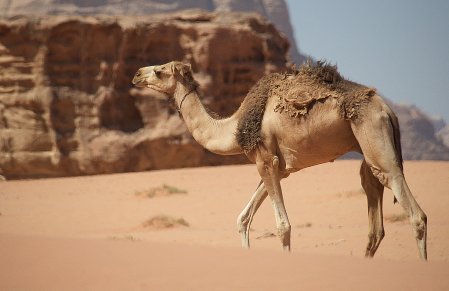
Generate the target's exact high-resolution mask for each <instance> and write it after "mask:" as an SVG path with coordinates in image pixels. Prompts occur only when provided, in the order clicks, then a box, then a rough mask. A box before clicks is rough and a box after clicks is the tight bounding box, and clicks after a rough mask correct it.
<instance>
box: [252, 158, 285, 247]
mask: <svg viewBox="0 0 449 291" xmlns="http://www.w3.org/2000/svg"><path fill="white" fill-rule="evenodd" d="M256 165H257V169H258V170H259V174H260V176H261V177H262V181H263V183H264V185H265V188H266V190H267V192H268V195H270V199H271V204H272V205H273V210H274V215H275V217H276V226H277V229H278V236H279V238H280V240H281V243H282V248H283V249H284V251H290V232H291V226H290V222H289V221H288V217H287V211H286V210H285V206H284V199H283V197H282V189H281V183H280V180H281V178H280V174H279V158H278V157H277V156H275V155H265V157H263V156H262V154H260V152H259V154H258V156H257V159H256Z"/></svg>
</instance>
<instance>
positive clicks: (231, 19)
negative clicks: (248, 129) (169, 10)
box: [0, 11, 289, 178]
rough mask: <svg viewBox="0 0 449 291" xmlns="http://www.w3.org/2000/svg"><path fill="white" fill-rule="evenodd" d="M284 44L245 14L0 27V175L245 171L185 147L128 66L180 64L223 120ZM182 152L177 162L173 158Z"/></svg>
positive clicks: (28, 21) (283, 61)
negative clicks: (204, 168)
mask: <svg viewBox="0 0 449 291" xmlns="http://www.w3.org/2000/svg"><path fill="white" fill-rule="evenodd" d="M288 48H289V44H288V41H287V39H286V37H285V36H284V35H282V34H280V33H279V32H278V31H277V30H276V28H275V27H274V26H273V24H271V23H269V22H267V21H265V20H264V19H263V18H262V17H261V16H259V15H257V14H251V13H225V14H221V13H207V12H201V11H190V12H184V13H173V14H166V15H151V16H150V17H143V16H142V17H136V16H122V17H115V16H86V17H82V16H71V17H63V16H45V17H16V18H13V19H10V20H5V19H3V20H1V21H0V167H1V169H0V174H1V175H4V176H5V177H6V178H25V177H47V176H67V175H82V174H99V173H114V172H125V171H142V170H150V169H163V168H172V167H185V166H198V165H219V164H228V163H244V162H246V161H247V159H246V157H244V156H241V155H240V156H235V157H232V156H230V157H222V156H217V155H215V154H212V153H209V152H207V151H206V150H204V149H203V148H201V147H200V146H199V145H197V144H196V142H195V141H193V140H192V138H191V135H190V133H188V131H187V129H186V127H185V126H184V124H183V122H182V120H181V119H180V118H179V117H178V116H177V115H176V114H175V113H174V111H173V110H172V109H171V108H170V106H169V104H168V102H167V98H166V96H164V95H160V94H159V93H156V92H154V91H152V90H150V89H137V88H134V87H132V84H131V79H132V77H133V75H134V73H135V72H136V70H137V69H138V68H139V67H142V66H145V65H149V64H162V63H166V62H169V61H172V60H180V61H185V62H190V63H191V64H192V67H193V70H194V72H196V75H195V78H196V79H197V80H198V81H199V83H200V84H201V87H200V94H201V95H202V96H203V101H204V102H205V103H207V105H208V107H210V108H211V110H212V111H215V112H217V113H218V114H220V115H229V114H231V113H232V112H234V111H235V110H236V109H237V108H238V106H239V104H240V102H241V101H242V100H243V98H244V96H245V95H246V93H247V92H248V91H249V89H250V88H251V86H252V85H253V84H254V83H255V82H256V81H257V80H258V79H259V78H260V77H262V76H263V75H265V74H268V73H271V72H275V71H282V70H285V69H286V65H287V58H288V54H287V51H288ZM181 149H182V154H178V151H180V150H181Z"/></svg>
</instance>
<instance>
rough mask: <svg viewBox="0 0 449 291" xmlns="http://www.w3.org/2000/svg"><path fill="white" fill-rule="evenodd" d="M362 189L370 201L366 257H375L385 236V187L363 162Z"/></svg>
mask: <svg viewBox="0 0 449 291" xmlns="http://www.w3.org/2000/svg"><path fill="white" fill-rule="evenodd" d="M360 177H361V178H362V187H363V189H364V190H365V193H366V198H367V199H368V220H369V233H368V244H367V245H366V252H365V257H373V256H374V254H375V253H376V251H377V248H378V247H379V244H380V242H381V241H382V239H383V238H384V236H385V232H384V226H383V215H382V197H383V193H384V186H383V185H382V184H381V183H380V182H379V180H378V179H377V178H376V177H374V175H373V172H372V171H371V169H370V168H369V167H368V165H367V164H366V161H365V160H363V162H362V166H361V167H360Z"/></svg>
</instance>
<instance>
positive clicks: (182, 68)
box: [170, 62, 192, 77]
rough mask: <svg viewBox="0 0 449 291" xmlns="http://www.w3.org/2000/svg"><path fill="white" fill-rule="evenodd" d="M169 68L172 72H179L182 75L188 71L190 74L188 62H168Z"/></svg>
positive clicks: (186, 74) (184, 75) (190, 69)
mask: <svg viewBox="0 0 449 291" xmlns="http://www.w3.org/2000/svg"><path fill="white" fill-rule="evenodd" d="M170 70H171V71H172V73H175V72H179V74H180V75H181V76H182V77H186V76H188V75H189V73H190V74H191V72H192V66H191V65H190V64H189V63H187V64H184V63H181V62H172V63H171V64H170Z"/></svg>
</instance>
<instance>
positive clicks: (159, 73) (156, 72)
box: [154, 70, 162, 78]
mask: <svg viewBox="0 0 449 291" xmlns="http://www.w3.org/2000/svg"><path fill="white" fill-rule="evenodd" d="M161 73H162V72H161V71H156V70H154V74H156V77H158V78H159V77H160V76H161Z"/></svg>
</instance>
